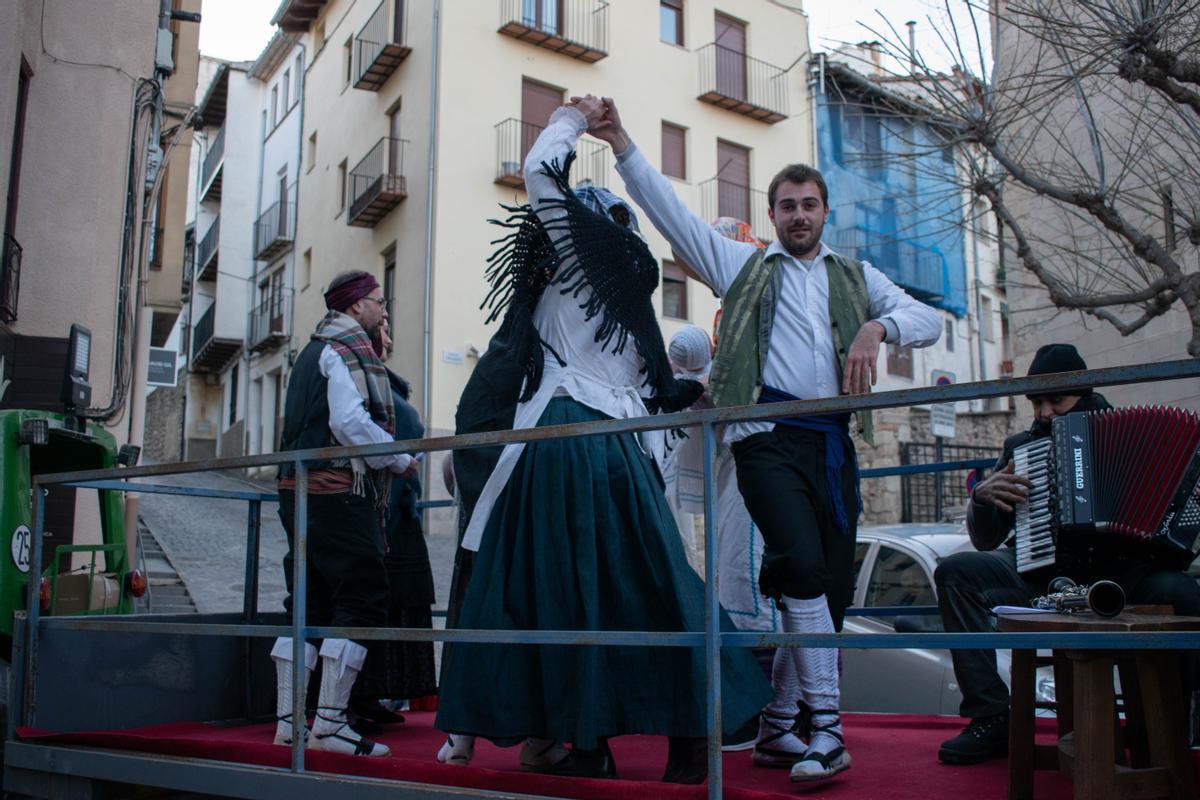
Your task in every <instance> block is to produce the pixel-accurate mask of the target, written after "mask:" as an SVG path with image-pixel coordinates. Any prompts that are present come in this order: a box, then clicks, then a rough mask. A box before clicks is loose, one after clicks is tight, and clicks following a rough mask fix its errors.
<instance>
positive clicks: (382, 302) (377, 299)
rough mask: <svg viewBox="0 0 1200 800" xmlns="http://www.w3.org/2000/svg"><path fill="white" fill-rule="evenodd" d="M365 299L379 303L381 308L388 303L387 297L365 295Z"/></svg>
mask: <svg viewBox="0 0 1200 800" xmlns="http://www.w3.org/2000/svg"><path fill="white" fill-rule="evenodd" d="M363 300H370V301H371V302H372V303H376V304H378V306H379V307H380V308H383V307H384V306H386V305H387V298H386V297H364V298H363Z"/></svg>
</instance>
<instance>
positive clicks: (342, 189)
mask: <svg viewBox="0 0 1200 800" xmlns="http://www.w3.org/2000/svg"><path fill="white" fill-rule="evenodd" d="M337 180H338V189H337V191H338V206H337V213H339V214H341V213H342V212H343V211H345V210H346V159H344V158H343V159H342V163H340V164H338V171H337Z"/></svg>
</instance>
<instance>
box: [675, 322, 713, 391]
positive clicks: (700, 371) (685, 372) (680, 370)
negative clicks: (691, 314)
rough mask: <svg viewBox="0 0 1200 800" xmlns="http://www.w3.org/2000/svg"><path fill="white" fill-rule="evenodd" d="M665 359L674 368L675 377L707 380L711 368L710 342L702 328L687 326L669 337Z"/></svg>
mask: <svg viewBox="0 0 1200 800" xmlns="http://www.w3.org/2000/svg"><path fill="white" fill-rule="evenodd" d="M667 357H668V358H670V359H671V363H672V364H673V365H674V366H675V370H676V372H675V377H677V378H692V379H696V380H700V379H703V378H707V377H708V371H709V370H710V369H711V368H712V341H710V340H709V338H708V334H707V333H705V332H704V329H703V328H698V327H696V326H695V325H688V326H687V327H684V328H680V329H679V331H678V332H677V333H676V334H675V335H674V336H672V337H671V344H670V346H669V347H668V348H667Z"/></svg>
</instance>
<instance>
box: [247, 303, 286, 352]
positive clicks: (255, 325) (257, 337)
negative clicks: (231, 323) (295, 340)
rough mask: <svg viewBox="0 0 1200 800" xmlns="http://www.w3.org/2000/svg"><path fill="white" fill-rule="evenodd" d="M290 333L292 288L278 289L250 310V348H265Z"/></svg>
mask: <svg viewBox="0 0 1200 800" xmlns="http://www.w3.org/2000/svg"><path fill="white" fill-rule="evenodd" d="M291 335H292V290H291V289H280V290H277V291H276V292H275V293H274V294H273V295H272V296H269V297H267V298H266V299H264V300H263V301H262V302H261V303H259V304H258V306H257V307H256V308H255V309H254V310H253V311H251V312H250V341H249V345H250V349H251V350H263V349H266V348H267V347H269V346H271V345H272V344H278V343H279V342H282V341H284V340H285V339H288V338H289V337H291Z"/></svg>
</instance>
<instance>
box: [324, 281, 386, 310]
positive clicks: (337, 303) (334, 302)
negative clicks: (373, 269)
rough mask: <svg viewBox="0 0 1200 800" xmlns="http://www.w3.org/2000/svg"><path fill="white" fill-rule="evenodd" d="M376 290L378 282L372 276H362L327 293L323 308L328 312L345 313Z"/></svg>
mask: <svg viewBox="0 0 1200 800" xmlns="http://www.w3.org/2000/svg"><path fill="white" fill-rule="evenodd" d="M378 288H379V281H377V280H375V278H374V276H371V275H363V276H361V277H358V278H355V279H354V280H352V281H347V282H345V283H343V284H342V285H341V286H338V287H337V288H336V289H330V290H329V291H327V292H326V293H325V307H326V308H327V309H329V310H330V311H345V310H346V309H347V308H349V307H350V306H352V305H354V304H355V303H356V302H358V301H359V300H361V299H363V298H364V297H366V296H367V295H369V294H370V293H371V292H373V291H375V290H376V289H378Z"/></svg>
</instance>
